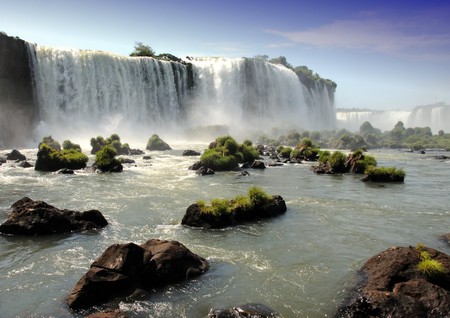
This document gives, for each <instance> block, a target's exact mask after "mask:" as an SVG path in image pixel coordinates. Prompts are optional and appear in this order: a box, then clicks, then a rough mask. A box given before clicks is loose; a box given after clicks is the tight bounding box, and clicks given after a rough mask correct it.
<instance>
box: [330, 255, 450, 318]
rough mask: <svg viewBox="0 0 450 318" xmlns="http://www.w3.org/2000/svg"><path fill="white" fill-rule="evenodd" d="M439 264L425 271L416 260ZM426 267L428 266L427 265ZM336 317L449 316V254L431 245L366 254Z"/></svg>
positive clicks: (393, 317) (394, 317)
mask: <svg viewBox="0 0 450 318" xmlns="http://www.w3.org/2000/svg"><path fill="white" fill-rule="evenodd" d="M424 255H426V257H425V258H426V259H431V260H434V261H437V262H439V263H440V264H441V269H440V270H439V271H434V272H433V271H429V272H428V273H427V272H426V271H425V270H424V268H423V267H422V270H420V269H419V262H421V261H423V259H424ZM428 270H430V268H428ZM359 278H360V281H359V282H358V284H357V286H355V288H354V290H353V291H352V292H351V294H350V296H349V298H348V299H347V300H346V301H345V302H344V304H343V305H342V306H341V308H340V309H339V310H338V313H337V315H336V316H337V317H349V318H356V317H392V318H396V317H398V318H400V317H417V318H419V317H449V316H450V294H449V291H450V256H449V255H447V254H444V253H442V252H439V251H437V250H434V249H432V248H426V247H422V248H414V247H392V248H390V249H388V250H386V251H383V252H381V253H380V254H377V255H375V256H373V257H372V258H370V259H369V260H368V261H367V262H366V263H365V264H364V265H363V266H362V268H361V270H360V273H359Z"/></svg>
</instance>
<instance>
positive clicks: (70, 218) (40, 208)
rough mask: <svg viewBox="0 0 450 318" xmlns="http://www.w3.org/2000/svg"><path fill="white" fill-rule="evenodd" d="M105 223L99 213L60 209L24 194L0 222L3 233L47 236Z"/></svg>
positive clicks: (95, 211) (101, 225)
mask: <svg viewBox="0 0 450 318" xmlns="http://www.w3.org/2000/svg"><path fill="white" fill-rule="evenodd" d="M106 225H108V222H107V221H106V219H105V218H104V217H103V215H102V214H101V212H99V211H97V210H89V211H85V212H77V211H71V210H60V209H57V208H55V207H54V206H51V205H49V204H47V203H45V202H43V201H33V200H32V199H30V198H27V197H24V198H22V199H21V200H19V201H17V202H15V203H14V204H13V205H12V206H11V211H10V213H9V215H8V218H7V220H6V221H5V222H4V223H3V224H1V225H0V233H1V234H6V235H46V234H62V233H70V232H80V231H86V230H91V229H95V228H101V227H105V226H106Z"/></svg>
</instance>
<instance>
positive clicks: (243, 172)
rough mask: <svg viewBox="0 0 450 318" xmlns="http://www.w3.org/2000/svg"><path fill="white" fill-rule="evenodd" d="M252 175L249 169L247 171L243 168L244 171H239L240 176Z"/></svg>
mask: <svg viewBox="0 0 450 318" xmlns="http://www.w3.org/2000/svg"><path fill="white" fill-rule="evenodd" d="M249 175H250V173H249V172H248V171H245V170H243V171H241V172H239V175H238V176H239V177H248V176H249Z"/></svg>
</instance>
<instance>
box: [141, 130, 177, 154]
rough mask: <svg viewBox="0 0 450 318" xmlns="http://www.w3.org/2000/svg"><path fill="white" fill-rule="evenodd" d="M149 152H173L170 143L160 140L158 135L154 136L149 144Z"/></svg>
mask: <svg viewBox="0 0 450 318" xmlns="http://www.w3.org/2000/svg"><path fill="white" fill-rule="evenodd" d="M146 149H147V150H156V151H165V150H172V148H171V147H170V146H169V144H168V143H166V142H165V141H164V140H162V139H161V138H159V136H158V135H157V134H153V135H152V136H151V137H150V138H149V140H148V142H147V147H146Z"/></svg>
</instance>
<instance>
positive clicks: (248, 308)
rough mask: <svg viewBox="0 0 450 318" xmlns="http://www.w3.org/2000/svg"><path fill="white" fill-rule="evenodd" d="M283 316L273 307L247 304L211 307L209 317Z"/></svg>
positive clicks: (264, 317) (266, 317)
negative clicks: (230, 306)
mask: <svg viewBox="0 0 450 318" xmlns="http://www.w3.org/2000/svg"><path fill="white" fill-rule="evenodd" d="M247 317H251V318H281V317H282V316H281V315H280V314H279V313H277V312H276V311H274V310H273V309H271V308H269V307H267V306H265V305H262V304H245V305H240V306H237V307H232V308H217V309H211V310H210V311H209V313H208V318H247Z"/></svg>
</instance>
